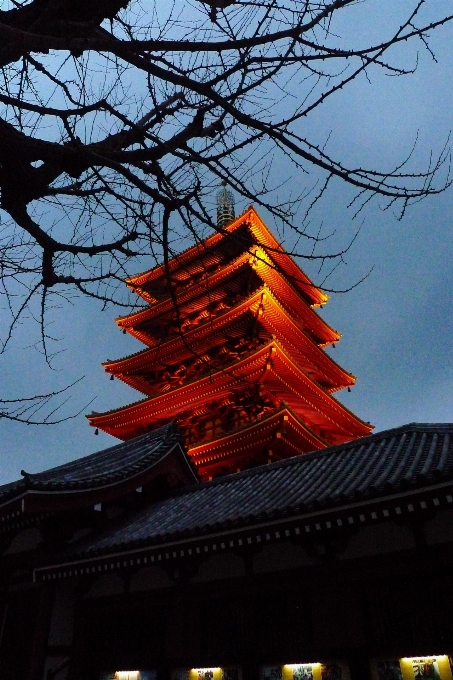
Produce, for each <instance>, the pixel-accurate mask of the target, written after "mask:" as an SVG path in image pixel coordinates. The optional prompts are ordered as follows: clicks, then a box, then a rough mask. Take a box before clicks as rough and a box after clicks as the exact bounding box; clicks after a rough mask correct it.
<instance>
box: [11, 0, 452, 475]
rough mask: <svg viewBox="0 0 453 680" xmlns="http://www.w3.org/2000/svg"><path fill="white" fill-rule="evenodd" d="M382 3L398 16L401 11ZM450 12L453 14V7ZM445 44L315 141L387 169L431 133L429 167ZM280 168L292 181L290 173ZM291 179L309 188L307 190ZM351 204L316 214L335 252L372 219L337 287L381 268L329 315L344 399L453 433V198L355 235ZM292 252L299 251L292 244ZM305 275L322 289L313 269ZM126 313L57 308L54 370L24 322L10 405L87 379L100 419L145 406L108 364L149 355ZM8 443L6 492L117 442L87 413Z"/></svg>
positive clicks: (443, 118) (379, 419) (447, 62)
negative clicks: (344, 376) (121, 319)
mask: <svg viewBox="0 0 453 680" xmlns="http://www.w3.org/2000/svg"><path fill="white" fill-rule="evenodd" d="M380 2H381V6H382V4H385V5H386V6H387V8H388V12H390V11H391V7H392V6H393V3H390V2H388V3H383V0H380ZM399 2H403V0H399ZM438 2H439V3H440V4H441V5H445V8H447V6H448V4H449V3H446V2H443V1H442V0H438ZM391 18H392V17H391V16H390V15H389V14H388V15H387V17H386V19H387V20H390V19H391ZM362 29H363V26H362ZM358 30H360V26H359V25H358ZM433 46H434V48H435V52H436V55H437V58H438V63H435V62H434V61H433V60H432V59H431V58H429V57H428V56H427V55H426V54H423V53H421V55H420V64H419V68H418V71H417V72H416V73H415V74H414V75H412V76H408V77H407V78H391V77H386V76H383V75H381V76H379V77H378V76H376V77H375V78H373V79H372V82H371V83H368V82H367V81H366V80H365V79H364V80H362V81H361V82H357V83H355V84H354V85H353V87H352V88H350V89H349V90H345V91H344V92H342V93H341V95H340V96H339V97H337V98H336V99H335V101H334V100H332V102H331V103H330V104H329V105H328V106H325V107H324V108H323V109H322V110H319V111H317V112H315V115H314V116H313V119H312V120H311V121H308V122H307V125H308V127H309V130H310V131H311V132H314V133H315V134H317V135H319V138H321V137H322V136H323V135H324V136H327V134H328V132H329V131H330V130H332V131H333V134H332V140H331V142H330V146H329V150H330V151H331V152H332V153H333V154H336V155H337V156H341V157H344V158H345V159H347V160H350V161H351V162H354V161H357V160H360V161H361V163H362V164H363V165H369V166H376V165H379V166H380V167H389V166H391V165H392V163H393V162H398V160H401V158H402V157H404V155H405V154H407V153H408V152H409V150H410V148H411V146H412V144H413V142H414V139H415V137H416V135H417V133H418V134H419V143H418V147H417V152H416V153H417V154H418V155H417V162H419V163H420V168H422V167H426V163H427V161H428V158H429V150H430V149H431V148H433V149H434V150H435V151H440V149H441V148H442V146H443V145H444V144H445V142H446V139H447V137H448V134H449V131H450V130H451V129H452V128H453V113H452V112H453V93H452V87H451V83H452V82H453V77H452V76H453V72H452V71H453V59H452V56H453V55H452V52H453V26H449V27H446V28H443V29H441V30H440V31H438V33H437V34H436V36H435V37H434V39H433ZM275 170H276V171H277V172H281V173H282V174H284V173H285V167H284V164H283V163H282V166H281V167H280V168H278V167H277V168H276V169H275ZM291 181H292V182H294V187H295V188H296V189H297V186H298V183H299V182H300V178H298V177H297V176H294V177H293V178H292V180H291ZM347 196H348V192H347V191H346V190H344V189H343V188H342V187H340V186H338V187H337V186H335V187H334V191H333V193H332V196H331V198H330V199H329V201H328V202H325V203H324V204H323V205H322V206H321V207H320V212H319V214H318V215H317V216H316V217H317V219H318V220H319V219H322V220H323V222H324V224H325V228H326V231H328V230H330V229H331V228H337V229H338V237H335V238H334V239H333V240H332V247H335V245H337V244H339V243H344V242H345V240H347V238H348V237H349V235H352V234H353V232H354V230H355V229H356V228H357V226H358V225H359V223H361V221H362V218H363V227H362V230H361V233H360V235H359V237H358V239H357V241H356V242H355V243H354V246H353V247H352V249H351V250H350V252H349V253H348V255H347V257H346V260H347V263H348V265H347V267H344V268H343V269H342V270H341V271H340V272H339V273H337V276H336V278H335V279H334V280H333V281H332V285H335V286H337V287H340V288H341V287H343V286H349V285H351V284H352V283H353V282H354V281H355V280H357V279H359V278H360V277H361V276H362V275H363V274H364V273H365V272H366V271H368V270H369V269H370V267H374V269H373V271H372V273H371V274H370V276H369V277H368V278H367V279H366V280H365V281H364V282H363V283H361V284H360V285H359V286H358V287H357V288H355V289H353V290H352V291H351V292H348V293H346V294H333V295H332V296H331V300H330V301H329V303H328V305H327V306H326V307H325V309H324V310H323V311H322V312H321V313H322V314H323V316H324V318H325V319H326V320H327V321H328V322H329V324H331V325H332V326H333V327H334V328H337V329H338V330H339V331H340V332H341V333H342V334H343V337H342V339H341V341H340V343H339V344H338V345H337V347H336V349H333V350H330V351H331V352H332V354H333V356H334V358H335V359H336V360H337V361H338V362H339V363H340V364H341V365H343V366H344V368H345V369H347V370H348V371H350V372H352V373H354V374H355V375H357V376H358V380H357V385H356V386H355V387H354V388H353V390H352V392H351V393H346V392H344V393H340V394H339V395H338V396H339V398H340V399H341V400H342V401H343V402H344V403H345V404H346V405H347V406H348V407H349V408H351V409H352V410H353V411H355V412H356V413H357V415H359V416H360V417H362V418H363V419H364V420H369V421H371V422H372V423H373V424H374V425H375V426H376V429H377V430H382V429H387V428H390V427H393V426H397V425H402V424H404V423H408V422H412V421H419V422H436V421H437V422H440V421H452V420H453V393H452V386H453V362H452V350H451V339H452V337H453V295H452V290H453V268H452V263H453V238H452V228H453V189H448V190H447V191H446V192H445V193H444V194H442V195H440V196H437V197H434V198H430V199H427V200H424V201H422V202H421V203H419V204H418V205H415V206H412V207H411V208H410V210H409V211H408V212H407V214H406V216H405V217H404V219H403V220H402V221H398V220H397V219H396V217H395V216H394V214H393V213H392V211H382V210H381V209H380V208H379V204H378V203H376V204H373V205H372V206H370V207H369V208H368V209H367V210H366V211H365V212H364V213H363V216H362V218H360V219H359V220H356V223H353V222H352V220H351V212H350V211H348V210H347V209H346V208H345V203H347ZM241 207H245V205H244V206H238V208H239V209H240V208H241ZM263 217H264V218H265V219H266V215H265V214H263ZM269 226H271V227H272V224H269ZM286 243H287V245H288V246H291V241H290V238H288V240H287V242H286ZM304 268H305V270H306V271H307V273H309V274H310V275H312V276H314V277H316V270H315V268H314V267H313V265H312V264H310V263H308V264H307V265H306V266H304ZM0 313H1V310H0ZM118 313H119V312H118V310H115V309H113V308H110V309H108V310H107V311H104V312H101V311H100V310H99V307H98V305H97V304H96V303H92V302H89V301H86V300H74V301H73V303H72V304H69V303H65V304H64V305H62V308H61V309H59V310H55V313H54V329H55V333H57V334H58V335H59V336H61V337H62V338H63V340H62V342H61V343H60V349H61V350H63V349H64V350H65V351H62V353H61V354H60V356H59V357H57V358H56V360H55V362H54V366H55V368H56V369H57V370H55V371H53V372H50V371H49V369H48V368H47V367H46V365H45V363H44V361H43V360H42V358H41V357H40V355H39V354H38V353H37V351H36V350H35V349H33V348H29V347H28V345H29V344H30V340H29V337H30V335H31V331H30V328H31V326H30V324H32V322H31V321H29V322H24V323H23V324H22V326H21V327H20V329H19V330H18V332H17V333H16V336H15V338H14V343H13V344H12V346H11V348H10V350H9V351H8V352H7V353H6V354H5V355H4V356H3V357H2V358H1V359H0V371H1V375H2V384H3V387H4V389H5V392H6V394H7V395H8V396H10V397H13V396H15V395H27V394H33V393H36V392H47V391H48V390H49V388H51V389H52V388H57V387H62V386H63V385H65V384H66V383H67V382H69V381H71V380H75V379H77V378H78V377H80V376H81V375H85V376H86V377H85V379H84V380H83V381H82V382H81V383H80V384H79V385H78V386H77V387H76V388H74V389H73V392H72V400H71V404H70V408H72V409H73V410H74V411H75V410H77V409H78V408H82V407H83V406H84V405H85V404H87V403H88V402H89V401H90V400H92V399H94V400H95V401H94V402H93V404H92V405H90V406H89V407H88V408H87V409H86V411H91V410H92V409H95V410H97V411H103V410H106V409H108V408H113V407H115V406H119V405H122V404H125V403H128V402H132V401H135V400H137V399H138V398H140V395H139V394H138V393H136V392H134V391H133V390H132V389H130V388H128V387H126V386H124V385H122V384H121V383H120V382H119V381H114V382H110V381H109V379H108V377H107V376H106V375H105V374H104V372H103V369H102V367H101V366H100V363H101V361H103V360H106V359H107V358H109V359H114V358H117V357H120V356H124V355H127V354H130V353H132V352H134V351H137V350H138V349H140V348H141V347H140V345H139V343H138V342H137V341H135V340H134V339H132V338H130V337H129V336H124V335H122V334H121V333H120V331H119V330H118V329H117V328H116V324H115V323H114V321H113V317H114V316H116V315H117V314H118ZM0 432H1V440H2V465H1V470H0V483H1V482H6V481H9V480H11V479H14V478H17V477H18V476H19V471H20V469H21V468H24V469H25V470H27V471H30V472H34V471H38V470H41V469H43V468H46V467H49V466H52V465H56V464H58V463H60V462H64V461H67V460H70V459H73V458H76V457H78V456H81V455H85V454H88V453H91V452H92V451H94V450H97V449H100V448H104V447H107V446H109V445H111V444H112V443H115V441H116V440H113V439H112V438H111V437H109V436H107V435H104V434H103V433H100V435H99V436H98V437H94V436H93V434H94V433H93V430H92V429H91V428H89V426H88V424H87V422H86V420H85V418H84V416H83V414H81V415H80V416H78V417H77V418H75V419H73V420H69V421H67V422H65V423H62V424H60V425H55V426H51V427H50V426H49V427H27V426H25V425H20V424H17V423H11V422H8V421H5V420H3V421H0Z"/></svg>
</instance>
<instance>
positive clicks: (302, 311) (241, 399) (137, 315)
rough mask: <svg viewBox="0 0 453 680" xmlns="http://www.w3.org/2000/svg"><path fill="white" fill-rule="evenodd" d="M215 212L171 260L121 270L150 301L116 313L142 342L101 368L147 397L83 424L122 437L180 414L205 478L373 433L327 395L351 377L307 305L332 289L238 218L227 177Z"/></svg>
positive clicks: (257, 226)
mask: <svg viewBox="0 0 453 680" xmlns="http://www.w3.org/2000/svg"><path fill="white" fill-rule="evenodd" d="M217 219H218V224H217V226H218V231H217V232H215V233H214V234H213V235H212V236H210V237H209V238H207V239H205V241H204V242H203V243H202V244H201V245H200V244H197V245H195V246H193V247H192V248H189V249H188V250H186V251H184V252H183V253H181V254H180V255H179V256H177V257H175V258H174V259H172V260H171V261H170V262H169V263H168V268H165V267H163V266H159V267H156V268H155V269H152V270H150V271H148V272H145V273H143V274H139V275H138V276H135V277H132V278H130V279H128V280H127V285H128V286H129V287H130V288H131V289H132V290H133V291H134V292H135V293H136V294H138V295H139V296H140V297H141V298H142V299H143V300H145V301H146V302H147V303H148V307H147V308H145V309H144V310H141V311H140V312H134V313H132V314H130V315H128V316H126V317H121V318H119V319H117V320H116V321H117V324H118V325H119V327H120V328H122V329H123V330H125V331H126V332H127V333H129V334H130V335H132V336H133V337H135V338H136V339H138V340H140V341H141V342H142V343H143V344H144V345H145V349H144V350H142V351H141V352H138V353H136V354H133V355H131V356H128V357H124V358H123V359H118V360H116V361H108V362H106V363H105V364H104V368H105V370H106V372H107V373H108V374H110V375H111V376H116V377H117V378H119V379H120V380H122V381H123V382H125V383H126V384H128V385H130V386H131V387H133V388H134V389H136V390H138V391H139V392H141V393H142V394H144V395H145V399H142V400H141V401H139V402H136V403H134V404H129V405H128V406H125V407H122V408H118V409H115V410H113V411H110V412H108V413H100V414H93V415H91V416H89V418H88V419H89V421H90V424H91V425H92V426H93V427H95V428H100V429H102V430H104V431H105V432H108V433H110V434H112V435H114V436H116V437H118V438H120V439H124V440H127V439H131V438H133V437H136V436H138V435H140V434H142V433H144V432H148V431H152V430H154V429H155V428H157V427H159V426H161V425H164V424H165V423H168V422H170V421H173V420H176V421H177V422H178V423H179V426H180V428H181V429H182V432H183V435H184V438H185V444H186V446H187V448H188V453H189V455H190V456H191V458H192V461H193V462H194V464H195V466H196V467H197V469H198V472H199V474H200V475H201V477H202V478H204V479H209V478H211V477H215V476H218V475H222V474H227V473H231V472H236V471H237V470H243V469H245V468H248V467H253V466H254V465H260V464H263V463H267V462H269V461H271V460H278V459H282V458H288V457H289V456H294V455H298V454H304V453H307V452H309V451H313V450H315V449H322V448H324V447H326V446H329V445H333V444H341V443H343V442H346V441H349V440H351V439H356V438H358V437H362V436H364V435H367V434H369V433H370V431H371V430H372V427H371V426H370V425H369V424H368V423H365V422H363V421H362V420H361V419H360V418H358V417H357V416H356V415H355V414H354V413H351V411H349V410H348V409H347V408H346V407H345V406H343V405H342V404H341V403H340V402H339V401H337V400H336V399H335V397H334V393H335V392H336V391H338V390H341V389H344V388H346V387H347V388H349V387H350V386H352V385H353V384H354V382H355V377H354V376H353V375H352V374H351V373H348V372H347V371H345V370H344V369H343V368H341V366H339V365H338V364H337V363H336V362H334V361H333V359H332V358H331V357H329V355H328V354H326V353H325V352H324V347H326V346H328V345H331V344H333V343H334V342H338V340H339V338H340V334H339V333H338V332H337V331H335V330H334V329H333V328H331V327H330V326H328V325H327V324H326V322H325V321H324V320H323V319H321V318H320V317H319V316H318V315H317V314H316V311H315V308H316V307H318V306H320V305H322V304H324V303H325V302H326V301H327V299H328V296H327V295H326V294H325V293H324V292H323V291H322V290H320V289H319V288H317V287H316V286H315V285H314V284H313V282H312V281H311V280H310V279H309V278H308V276H307V275H306V274H304V272H303V271H302V270H301V269H299V267H298V266H297V265H296V263H295V262H294V260H293V259H292V258H291V257H290V256H289V255H288V254H287V253H286V252H285V251H284V249H283V248H282V247H281V245H280V244H279V243H278V241H277V240H276V239H275V237H274V236H273V235H272V233H271V232H270V231H269V229H268V228H267V227H266V225H265V224H264V222H263V221H262V220H261V218H260V217H259V215H258V213H257V212H256V210H255V209H254V208H253V207H250V208H249V209H248V210H246V212H244V213H243V214H242V215H240V216H239V217H238V218H235V216H234V199H233V195H232V193H231V191H229V190H228V189H227V188H226V184H224V185H223V187H222V188H221V190H220V191H219V192H218V194H217ZM168 271H169V272H170V275H171V279H172V288H173V290H172V295H170V293H169V290H168ZM175 303H176V304H177V305H178V309H177V310H176V309H175Z"/></svg>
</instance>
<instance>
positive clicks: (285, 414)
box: [189, 407, 327, 476]
mask: <svg viewBox="0 0 453 680" xmlns="http://www.w3.org/2000/svg"><path fill="white" fill-rule="evenodd" d="M271 445H272V447H273V448H272V451H269V455H275V454H276V453H277V448H278V449H279V454H280V455H281V449H282V448H284V449H286V450H285V453H284V457H289V456H293V455H300V454H302V453H307V452H309V451H314V450H318V449H323V448H325V447H326V446H327V442H326V441H325V440H323V439H322V438H321V437H319V436H317V435H316V434H315V433H314V432H312V431H311V430H310V429H309V428H307V427H306V426H305V425H304V424H303V423H302V422H301V421H300V420H299V419H298V418H297V416H296V415H295V414H294V413H292V412H291V410H290V409H288V408H286V407H280V408H278V409H276V411H275V412H274V413H272V414H271V415H269V416H267V417H265V418H261V419H260V420H258V421H256V422H254V423H252V424H251V425H248V426H247V427H243V428H240V429H238V430H236V431H234V432H232V433H231V434H228V435H226V436H224V437H220V438H219V439H213V440H212V441H209V442H206V443H204V444H201V445H199V446H194V447H192V448H189V455H190V457H191V458H192V460H193V462H194V463H195V465H196V466H197V468H198V469H199V471H200V472H201V474H202V475H203V476H205V475H206V474H208V472H209V470H211V469H214V468H216V467H218V466H219V465H222V464H224V463H228V462H232V461H234V460H236V459H237V460H239V459H240V458H241V457H242V458H243V457H244V455H247V452H250V453H253V452H254V451H256V450H257V449H260V448H263V447H269V446H271Z"/></svg>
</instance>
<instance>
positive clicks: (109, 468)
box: [0, 423, 195, 502]
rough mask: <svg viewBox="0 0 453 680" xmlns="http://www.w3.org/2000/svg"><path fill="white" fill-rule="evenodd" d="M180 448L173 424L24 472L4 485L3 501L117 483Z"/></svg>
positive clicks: (0, 494)
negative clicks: (30, 493) (33, 493)
mask: <svg viewBox="0 0 453 680" xmlns="http://www.w3.org/2000/svg"><path fill="white" fill-rule="evenodd" d="M177 445H180V446H181V448H182V443H181V435H180V432H179V429H178V427H177V425H176V424H175V423H169V424H168V425H164V426H163V427H160V428H158V429H156V430H154V431H153V432H149V433H147V434H143V435H141V436H139V437H135V438H134V439H131V440H129V441H127V442H122V443H121V444H117V445H116V446H111V447H109V448H108V449H104V450H102V451H97V452H96V453H92V454H91V455H89V456H85V457H83V458H79V459H78V460H74V461H72V462H70V463H65V464H64V465H59V466H58V467H55V468H51V469H50V470H45V471H44V472H38V473H36V474H29V473H26V472H24V471H22V475H23V479H20V480H18V481H17V482H11V483H10V484H4V485H3V486H0V502H2V501H5V500H8V499H9V498H11V497H14V496H16V495H18V494H19V493H23V492H24V491H26V490H45V491H56V492H58V491H63V490H80V489H90V488H93V487H99V486H104V485H107V484H115V482H118V481H121V480H123V479H125V478H127V477H130V476H135V475H136V474H137V473H139V472H141V471H142V470H145V469H147V468H150V467H152V466H153V465H155V464H156V463H157V462H158V461H159V460H161V459H162V458H163V457H164V456H165V455H166V454H167V453H169V452H170V451H171V450H172V449H173V448H174V447H175V446H177ZM194 476H195V475H194Z"/></svg>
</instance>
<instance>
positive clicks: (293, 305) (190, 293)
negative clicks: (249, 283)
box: [115, 251, 341, 346]
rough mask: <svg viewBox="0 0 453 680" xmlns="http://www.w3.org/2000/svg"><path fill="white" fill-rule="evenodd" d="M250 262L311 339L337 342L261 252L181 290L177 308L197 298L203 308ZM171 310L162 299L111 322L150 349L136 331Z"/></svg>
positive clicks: (152, 342)
mask: <svg viewBox="0 0 453 680" xmlns="http://www.w3.org/2000/svg"><path fill="white" fill-rule="evenodd" d="M252 260H253V265H251V268H252V267H253V269H255V270H256V271H257V274H258V276H259V277H260V278H261V280H262V281H263V283H264V284H266V285H267V286H268V287H269V289H270V290H271V291H273V294H274V295H275V296H276V297H277V299H278V300H279V302H280V304H281V305H282V306H283V307H284V308H285V309H287V310H288V312H290V313H291V314H293V316H294V318H295V319H298V318H299V317H301V321H302V320H303V323H304V325H305V326H306V328H307V330H308V331H309V332H310V333H312V335H313V336H314V337H317V338H318V339H319V344H320V345H321V346H326V345H328V344H330V343H331V342H338V340H339V339H340V337H341V334H340V333H338V331H336V330H334V329H333V328H332V327H331V326H329V324H327V323H326V321H324V319H322V318H321V317H319V316H318V315H317V314H316V312H315V311H314V310H313V309H312V308H311V307H310V305H308V304H307V303H306V302H305V301H304V300H302V299H301V297H300V293H298V292H297V291H296V290H295V289H294V287H293V286H291V285H290V283H289V282H288V281H286V279H285V278H284V276H283V275H282V274H281V273H280V272H279V271H278V270H277V269H275V268H274V267H273V266H272V262H271V261H270V258H269V257H268V256H267V255H266V253H264V251H263V252H262V253H260V254H259V255H258V256H257V257H254V256H252V255H251V254H250V253H244V254H242V255H241V256H240V257H238V258H237V259H236V260H234V261H233V262H232V263H231V264H229V265H227V266H225V267H224V268H223V269H222V270H221V271H220V272H217V273H216V274H215V275H213V276H212V277H210V278H208V279H206V281H205V283H204V285H200V284H198V285H193V286H191V287H189V289H188V290H185V291H183V292H182V293H181V294H180V295H178V297H177V302H178V305H180V308H183V307H184V305H185V304H187V303H188V302H192V301H193V300H194V299H196V298H199V300H200V302H199V305H200V308H201V307H203V306H204V305H205V303H206V300H205V298H206V296H208V297H209V296H211V295H212V291H214V290H215V289H216V288H218V287H219V286H220V285H221V283H222V282H224V281H225V280H226V279H228V278H229V277H231V275H232V274H234V272H236V271H237V270H238V269H240V268H241V267H243V266H244V265H247V264H251V261H252ZM173 308H174V302H173V300H172V299H166V300H163V301H162V302H160V303H158V304H156V305H153V306H152V307H150V308H148V309H145V310H141V311H139V312H136V313H134V314H130V315H127V316H123V317H118V318H117V319H115V321H116V323H117V324H118V326H119V327H120V328H122V329H123V330H126V331H127V332H129V333H130V334H131V335H132V336H133V337H135V338H137V339H138V340H140V341H141V342H143V343H144V344H146V345H148V346H153V345H155V344H156V340H155V338H154V337H153V336H150V335H149V334H148V333H147V332H146V331H144V330H141V329H140V328H136V327H137V326H140V325H141V324H143V323H145V322H151V321H152V320H153V319H157V318H158V317H159V316H161V315H164V314H168V312H170V311H171V310H172V309H173Z"/></svg>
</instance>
